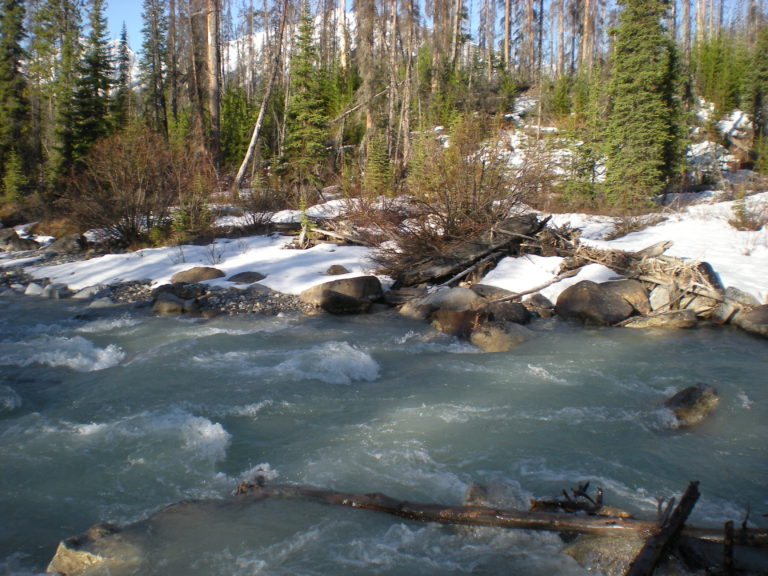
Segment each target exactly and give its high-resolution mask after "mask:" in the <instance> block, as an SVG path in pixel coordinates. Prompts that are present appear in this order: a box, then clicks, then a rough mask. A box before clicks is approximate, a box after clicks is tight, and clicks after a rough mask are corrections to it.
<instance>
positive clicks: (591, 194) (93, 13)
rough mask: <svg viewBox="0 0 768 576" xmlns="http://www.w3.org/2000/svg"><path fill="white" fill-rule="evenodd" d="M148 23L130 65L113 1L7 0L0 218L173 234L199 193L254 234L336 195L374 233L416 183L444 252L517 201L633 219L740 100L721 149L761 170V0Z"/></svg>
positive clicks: (163, 11)
mask: <svg viewBox="0 0 768 576" xmlns="http://www.w3.org/2000/svg"><path fill="white" fill-rule="evenodd" d="M141 22H142V28H141V32H140V35H141V38H140V41H141V48H140V50H138V53H137V54H135V53H134V52H133V51H131V49H130V47H129V44H128V33H127V30H126V28H125V25H124V26H123V31H122V34H121V38H120V39H119V40H118V41H116V42H115V41H112V40H110V38H109V33H108V23H107V20H106V3H105V0H0V176H1V180H0V184H1V192H2V196H1V198H0V204H1V205H2V206H1V207H0V217H3V218H4V221H7V223H11V224H12V223H14V222H15V221H19V222H20V221H23V220H26V221H29V220H30V219H35V220H40V221H42V222H44V223H45V224H46V226H47V227H48V232H49V233H50V234H53V235H59V234H60V233H63V232H67V231H73V230H78V231H82V230H84V229H87V228H89V227H106V228H109V229H110V230H111V231H112V233H113V235H114V237H115V238H116V239H117V240H119V241H120V242H122V243H125V244H134V243H163V242H168V241H169V240H173V241H183V240H185V239H188V238H190V237H194V236H196V235H199V234H201V233H204V232H205V231H206V230H208V229H209V228H210V226H211V225H212V222H213V215H212V211H211V205H212V202H224V201H226V202H228V203H231V204H234V205H237V206H239V207H240V209H241V210H243V211H244V212H246V213H248V214H251V215H253V220H254V224H257V223H258V218H259V215H260V214H266V213H269V212H270V211H271V210H276V209H278V208H282V207H286V206H289V207H306V206H307V205H309V204H311V203H312V202H314V201H316V200H317V199H318V198H319V197H320V196H322V195H323V191H326V192H327V190H328V187H329V186H333V187H334V190H336V191H337V192H338V193H341V194H343V195H346V196H348V197H351V198H356V199H359V200H361V201H364V202H360V203H358V204H357V205H358V206H367V208H366V209H361V210H360V212H361V213H360V214H358V216H359V217H360V218H368V219H373V220H376V221H378V222H379V224H380V223H381V222H382V221H383V220H386V219H387V218H388V217H390V216H391V214H390V215H382V213H380V212H379V213H377V214H375V215H372V214H371V206H372V204H373V199H376V198H381V197H385V198H395V197H399V196H402V195H407V197H408V198H409V199H411V200H415V201H416V202H417V203H418V204H420V205H421V206H423V207H427V209H424V210H422V212H421V215H423V216H432V217H435V216H436V217H439V220H440V224H441V226H440V227H439V231H440V236H441V238H443V240H445V241H450V239H451V238H460V237H463V236H466V234H467V233H468V232H471V231H472V230H473V229H474V228H476V227H477V226H479V225H481V224H483V223H487V222H488V221H491V220H493V219H494V218H497V217H499V216H500V209H502V208H503V209H504V210H507V209H508V208H509V205H510V200H511V201H512V202H513V203H517V202H521V201H524V202H525V203H526V204H528V205H533V206H537V207H546V208H548V209H557V208H569V209H573V208H578V209H582V210H589V211H603V212H613V213H636V212H639V211H647V210H649V209H653V207H654V206H655V205H656V204H655V202H656V201H657V200H658V198H659V197H660V196H661V195H664V194H668V193H673V192H677V191H681V190H687V189H690V188H691V187H694V186H697V185H701V184H707V183H708V182H706V179H707V178H713V177H714V176H713V174H714V172H712V173H700V174H697V175H693V174H691V172H690V170H688V167H687V166H686V163H685V151H686V148H687V147H688V145H689V144H690V143H691V142H696V141H704V140H712V141H715V142H719V141H721V140H722V135H720V134H719V133H718V131H717V130H716V121H717V120H718V119H719V118H721V117H722V116H723V115H724V114H726V113H728V112H730V111H731V110H733V109H735V108H740V109H742V110H744V111H745V112H746V113H747V114H748V115H749V117H750V118H751V120H752V122H751V125H750V126H751V128H750V130H749V133H748V135H747V137H746V138H742V139H740V140H739V141H734V140H728V141H723V142H722V143H723V144H726V145H728V146H729V147H730V148H731V151H732V153H733V154H734V157H735V159H736V164H737V165H738V167H747V168H754V169H755V170H757V171H759V172H766V171H768V144H767V141H766V140H765V138H764V133H765V130H766V124H767V122H768V113H767V108H768V100H767V99H766V93H768V57H766V54H768V17H767V15H766V7H765V5H764V2H763V1H762V0H744V1H738V2H724V1H723V0H679V1H677V2H674V3H670V2H667V1H664V0H623V1H621V2H617V3H613V2H608V1H606V0H547V1H545V0H434V1H416V0H312V1H310V0H258V1H256V0H240V1H236V0H144V1H143V3H142V8H141ZM523 95H525V97H532V98H533V101H534V102H535V107H534V112H532V113H531V114H530V115H529V117H528V118H526V119H525V121H524V122H523V124H525V125H526V126H527V129H526V130H525V132H526V133H527V135H526V139H525V141H524V142H520V141H519V139H518V140H516V141H515V142H514V143H512V141H511V139H510V138H509V137H508V134H509V133H510V130H511V129H512V127H513V124H514V122H516V121H519V118H515V117H513V115H512V114H511V113H512V111H513V110H514V104H515V101H516V100H517V99H519V98H521V97H522V96H523ZM438 126H439V127H441V128H440V129H437V130H436V127H438ZM551 126H555V127H557V131H556V132H553V131H551V130H549V129H548V127H551ZM505 134H506V135H507V136H504V135H505ZM446 142H450V145H446ZM513 146H517V147H520V146H524V147H526V148H527V151H528V152H527V154H526V161H525V164H524V165H523V166H519V165H518V166H510V163H509V158H510V152H511V148H512V147H513ZM553 150H559V152H558V154H560V157H561V160H562V155H563V152H562V151H563V150H566V157H567V161H560V162H558V163H557V166H556V167H555V166H554V165H553V164H552V158H553V156H556V155H557V154H554V153H553ZM427 220H428V218H427ZM401 221H402V218H400V220H399V221H398V223H399V222H401ZM430 226H432V228H434V222H432V223H430ZM428 240H429V241H430V242H431V241H433V240H435V238H434V234H431V236H430V238H429V239H428Z"/></svg>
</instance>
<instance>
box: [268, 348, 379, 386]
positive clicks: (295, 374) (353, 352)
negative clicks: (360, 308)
mask: <svg viewBox="0 0 768 576" xmlns="http://www.w3.org/2000/svg"><path fill="white" fill-rule="evenodd" d="M274 370H275V371H276V372H277V373H278V374H280V375H281V376H283V377H285V378H291V379H295V380H320V381H321V382H324V383H326V384H352V383H353V382H374V381H375V380H377V379H378V378H379V373H380V367H379V364H378V362H376V360H374V359H373V357H372V356H371V355H370V354H369V353H368V352H365V351H364V350H361V349H359V348H357V347H356V346H353V345H351V344H348V343H347V342H326V343H323V344H318V345H316V346H313V347H311V348H309V349H307V350H305V351H302V352H299V353H296V354H295V355H293V356H292V357H291V358H289V359H288V360H286V361H284V362H281V363H280V364H279V365H277V366H276V367H275V368H274Z"/></svg>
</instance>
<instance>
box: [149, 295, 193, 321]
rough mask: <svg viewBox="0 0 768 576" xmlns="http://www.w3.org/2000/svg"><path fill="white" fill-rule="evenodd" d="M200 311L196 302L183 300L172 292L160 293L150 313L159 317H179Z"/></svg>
mask: <svg viewBox="0 0 768 576" xmlns="http://www.w3.org/2000/svg"><path fill="white" fill-rule="evenodd" d="M199 311H200V306H199V304H198V303H197V300H194V299H191V300H183V299H182V298H179V297H178V296H176V295H175V294H173V293H172V292H162V293H161V294H160V295H159V296H158V297H157V300H155V302H154V304H153V305H152V312H154V313H155V314H157V315H159V316H179V315H181V314H195V313H197V312H199Z"/></svg>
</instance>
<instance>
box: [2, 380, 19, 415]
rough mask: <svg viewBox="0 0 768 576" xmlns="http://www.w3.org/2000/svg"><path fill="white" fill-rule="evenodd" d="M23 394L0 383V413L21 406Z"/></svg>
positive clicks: (11, 410)
mask: <svg viewBox="0 0 768 576" xmlns="http://www.w3.org/2000/svg"><path fill="white" fill-rule="evenodd" d="M22 403H23V402H22V400H21V396H19V394H18V393H17V392H16V390H14V389H13V388H11V387H10V386H5V385H4V384H0V414H5V413H8V412H13V411H14V410H16V409H18V408H21V405H22Z"/></svg>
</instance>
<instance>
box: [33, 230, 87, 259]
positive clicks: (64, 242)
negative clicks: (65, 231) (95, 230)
mask: <svg viewBox="0 0 768 576" xmlns="http://www.w3.org/2000/svg"><path fill="white" fill-rule="evenodd" d="M87 247H88V241H87V240H86V239H85V236H83V235H82V234H70V235H69V236H62V237H61V238H58V239H56V240H54V241H53V242H51V243H50V244H48V246H46V247H45V248H44V249H43V250H44V251H45V252H51V253H54V254H78V253H80V252H82V251H83V250H85V249H86V248H87Z"/></svg>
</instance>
